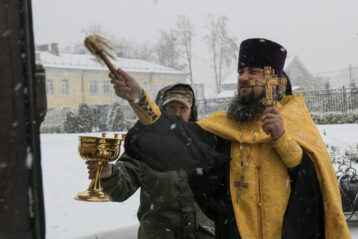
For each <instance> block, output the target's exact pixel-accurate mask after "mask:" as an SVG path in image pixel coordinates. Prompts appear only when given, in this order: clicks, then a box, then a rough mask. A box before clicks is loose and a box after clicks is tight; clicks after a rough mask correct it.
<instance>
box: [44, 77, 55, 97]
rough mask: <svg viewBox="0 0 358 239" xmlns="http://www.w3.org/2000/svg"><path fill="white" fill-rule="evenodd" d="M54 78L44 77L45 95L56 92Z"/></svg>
mask: <svg viewBox="0 0 358 239" xmlns="http://www.w3.org/2000/svg"><path fill="white" fill-rule="evenodd" d="M55 89H56V87H55V80H54V79H46V95H50V96H52V95H55V92H56V90H55Z"/></svg>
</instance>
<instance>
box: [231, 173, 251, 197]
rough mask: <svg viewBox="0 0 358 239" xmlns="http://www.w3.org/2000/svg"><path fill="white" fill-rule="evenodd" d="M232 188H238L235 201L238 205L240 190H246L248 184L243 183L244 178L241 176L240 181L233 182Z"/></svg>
mask: <svg viewBox="0 0 358 239" xmlns="http://www.w3.org/2000/svg"><path fill="white" fill-rule="evenodd" d="M234 186H235V187H239V191H238V193H237V199H236V202H237V203H239V202H240V199H241V193H242V188H248V187H249V183H245V177H244V175H241V177H240V181H235V182H234Z"/></svg>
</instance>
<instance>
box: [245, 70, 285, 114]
mask: <svg viewBox="0 0 358 239" xmlns="http://www.w3.org/2000/svg"><path fill="white" fill-rule="evenodd" d="M262 74H263V77H264V79H263V80H250V86H251V87H252V86H257V85H262V86H265V91H266V98H264V99H263V103H264V105H266V107H268V106H272V105H274V103H275V100H274V99H273V96H272V86H274V85H287V79H286V78H278V77H276V75H275V70H274V69H271V67H270V66H265V68H264V72H263V73H262Z"/></svg>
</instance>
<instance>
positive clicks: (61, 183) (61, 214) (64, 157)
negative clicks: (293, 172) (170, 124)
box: [41, 124, 358, 239]
mask: <svg viewBox="0 0 358 239" xmlns="http://www.w3.org/2000/svg"><path fill="white" fill-rule="evenodd" d="M319 130H320V132H321V135H322V137H323V139H324V141H325V143H326V144H328V145H334V146H337V147H338V148H339V151H337V153H338V154H340V155H341V156H343V155H344V152H345V150H346V149H349V148H357V145H358V125H357V124H352V125H321V126H319ZM324 132H325V135H324ZM86 135H94V136H100V134H99V133H97V134H86ZM110 135H111V134H108V136H110ZM78 136H79V134H43V135H41V149H42V168H43V182H44V194H45V210H46V231H47V237H46V238H48V239H75V238H82V239H92V238H93V239H94V238H106V239H111V238H119V239H131V238H136V231H137V227H138V221H137V217H136V213H137V208H138V205H139V193H138V192H137V193H136V194H134V195H133V196H132V197H131V198H130V199H129V200H127V201H126V202H124V203H113V202H106V203H87V202H81V201H76V200H74V199H73V198H74V197H75V195H76V194H77V193H79V192H81V191H84V190H85V189H86V188H87V187H88V185H89V180H88V179H87V169H86V165H85V163H84V161H83V160H81V159H80V157H79V155H78V153H77V147H78ZM351 232H352V237H353V238H357V239H358V223H355V224H352V228H351ZM96 236H97V237H96Z"/></svg>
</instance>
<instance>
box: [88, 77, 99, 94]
mask: <svg viewBox="0 0 358 239" xmlns="http://www.w3.org/2000/svg"><path fill="white" fill-rule="evenodd" d="M89 83H90V84H89V85H90V88H89V92H90V94H91V95H97V94H98V92H99V90H98V85H99V84H98V80H90V82H89Z"/></svg>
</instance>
